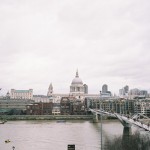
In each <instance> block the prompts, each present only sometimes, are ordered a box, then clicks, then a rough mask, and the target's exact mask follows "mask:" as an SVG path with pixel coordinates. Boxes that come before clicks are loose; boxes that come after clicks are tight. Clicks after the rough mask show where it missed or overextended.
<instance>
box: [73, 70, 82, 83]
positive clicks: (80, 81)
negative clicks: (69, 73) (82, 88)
mask: <svg viewBox="0 0 150 150" xmlns="http://www.w3.org/2000/svg"><path fill="white" fill-rule="evenodd" d="M71 84H83V82H82V80H81V79H80V78H79V75H78V71H77V72H76V76H75V78H74V79H73V80H72V83H71Z"/></svg>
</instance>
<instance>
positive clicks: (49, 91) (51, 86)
mask: <svg viewBox="0 0 150 150" xmlns="http://www.w3.org/2000/svg"><path fill="white" fill-rule="evenodd" d="M52 94H53V85H52V83H51V84H50V85H49V88H48V92H47V96H52Z"/></svg>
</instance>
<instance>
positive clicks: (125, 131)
mask: <svg viewBox="0 0 150 150" xmlns="http://www.w3.org/2000/svg"><path fill="white" fill-rule="evenodd" d="M131 134H132V130H131V127H125V126H124V128H123V136H130V135H131Z"/></svg>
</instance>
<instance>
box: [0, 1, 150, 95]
mask: <svg viewBox="0 0 150 150" xmlns="http://www.w3.org/2000/svg"><path fill="white" fill-rule="evenodd" d="M149 66H150V1H149V0H13V1H12V0H0V87H1V88H2V90H1V91H0V93H1V94H6V92H7V91H10V89H12V88H14V89H25V90H26V89H29V88H32V89H33V91H34V94H47V89H48V87H49V84H50V83H51V82H52V84H53V88H54V93H69V87H70V84H71V82H72V80H73V78H74V77H75V73H76V70H77V68H78V70H79V76H80V78H81V79H82V81H83V83H85V84H87V85H88V86H89V93H96V94H98V93H99V91H100V90H101V87H102V85H103V84H107V85H108V88H109V90H110V91H112V93H116V94H118V90H119V89H120V88H122V87H124V86H125V85H129V88H130V89H132V88H139V89H143V90H148V91H149V92H150V67H149Z"/></svg>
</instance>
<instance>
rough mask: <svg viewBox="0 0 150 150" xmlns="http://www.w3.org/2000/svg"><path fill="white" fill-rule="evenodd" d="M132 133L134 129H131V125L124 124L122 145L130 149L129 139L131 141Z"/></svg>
mask: <svg viewBox="0 0 150 150" xmlns="http://www.w3.org/2000/svg"><path fill="white" fill-rule="evenodd" d="M131 134H132V130H131V126H130V127H126V126H124V128H123V135H122V146H123V148H124V149H126V150H127V149H129V146H130V145H129V141H130V137H131Z"/></svg>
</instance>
